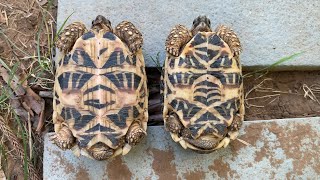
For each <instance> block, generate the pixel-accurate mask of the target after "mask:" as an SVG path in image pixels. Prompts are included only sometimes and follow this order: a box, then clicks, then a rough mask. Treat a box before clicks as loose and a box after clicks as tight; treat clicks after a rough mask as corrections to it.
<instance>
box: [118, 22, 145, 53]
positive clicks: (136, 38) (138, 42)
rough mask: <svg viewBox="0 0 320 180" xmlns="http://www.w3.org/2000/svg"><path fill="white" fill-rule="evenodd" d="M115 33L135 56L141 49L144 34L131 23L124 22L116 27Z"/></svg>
mask: <svg viewBox="0 0 320 180" xmlns="http://www.w3.org/2000/svg"><path fill="white" fill-rule="evenodd" d="M114 33H115V34H116V35H117V36H118V37H119V38H120V39H121V40H122V41H124V42H125V43H126V44H127V46H128V47H129V49H130V51H131V52H132V53H133V54H134V53H136V52H137V51H138V50H139V49H141V47H142V44H143V38H142V34H141V33H140V31H139V30H138V29H137V28H136V27H135V26H134V25H133V24H132V23H131V22H129V21H122V22H121V23H120V24H118V25H117V26H116V28H115V31H114Z"/></svg>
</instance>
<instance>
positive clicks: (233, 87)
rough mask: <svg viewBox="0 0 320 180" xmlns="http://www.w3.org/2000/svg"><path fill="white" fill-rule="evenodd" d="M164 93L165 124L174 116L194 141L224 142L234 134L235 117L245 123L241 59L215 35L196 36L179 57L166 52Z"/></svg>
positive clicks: (203, 33)
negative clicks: (211, 138)
mask: <svg viewBox="0 0 320 180" xmlns="http://www.w3.org/2000/svg"><path fill="white" fill-rule="evenodd" d="M163 94H164V98H163V103H164V109H163V117H164V121H166V119H167V118H166V117H168V115H170V114H175V115H176V117H178V118H179V121H180V122H181V124H182V125H183V127H184V128H185V129H187V132H188V133H190V134H191V136H192V138H193V139H198V138H199V137H200V136H207V135H214V136H216V137H217V138H218V139H220V140H222V139H223V137H226V136H228V133H229V132H230V131H234V128H233V127H232V126H234V124H233V121H234V119H235V118H236V117H239V118H240V121H241V122H242V121H243V117H244V104H243V103H244V102H243V82H242V68H241V64H240V60H239V58H238V56H235V55H234V54H233V53H232V52H231V50H230V47H229V46H228V44H227V43H226V42H224V41H223V40H222V39H221V38H220V37H219V36H218V35H217V34H216V33H215V32H199V33H197V34H196V35H195V36H194V37H193V38H192V39H191V40H190V41H189V42H188V43H187V44H186V45H185V46H184V48H182V50H181V53H180V55H179V56H178V57H175V56H172V55H170V54H169V53H167V57H166V60H165V64H164V73H163ZM165 123H166V122H165ZM237 123H239V122H237ZM236 131H237V130H236ZM178 136H179V137H180V136H182V134H180V135H178Z"/></svg>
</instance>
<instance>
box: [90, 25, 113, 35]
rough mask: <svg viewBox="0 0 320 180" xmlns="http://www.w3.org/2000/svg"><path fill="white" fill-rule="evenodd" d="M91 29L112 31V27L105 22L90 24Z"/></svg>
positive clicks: (97, 31) (105, 31) (104, 31)
mask: <svg viewBox="0 0 320 180" xmlns="http://www.w3.org/2000/svg"><path fill="white" fill-rule="evenodd" d="M91 29H92V31H94V32H96V33H99V32H101V31H102V32H103V33H107V32H113V30H112V27H111V26H107V25H105V24H97V25H94V26H92V28H91Z"/></svg>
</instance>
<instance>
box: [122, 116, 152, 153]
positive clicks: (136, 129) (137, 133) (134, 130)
mask: <svg viewBox="0 0 320 180" xmlns="http://www.w3.org/2000/svg"><path fill="white" fill-rule="evenodd" d="M146 135H147V132H146V131H145V130H144V129H143V128H142V127H141V125H140V124H139V123H138V122H137V121H135V122H133V123H132V124H131V126H130V128H129V130H128V133H127V135H126V141H127V144H126V145H125V146H124V147H123V149H122V155H126V154H127V153H128V152H129V151H130V149H131V148H132V146H135V145H136V144H138V143H139V142H140V141H141V140H142V139H143V138H144V137H145V136H146Z"/></svg>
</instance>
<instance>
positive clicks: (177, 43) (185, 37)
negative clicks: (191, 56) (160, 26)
mask: <svg viewBox="0 0 320 180" xmlns="http://www.w3.org/2000/svg"><path fill="white" fill-rule="evenodd" d="M190 39H192V34H191V32H190V31H189V30H188V28H187V27H185V26H183V25H180V24H179V25H176V26H175V27H174V28H172V30H171V32H170V34H169V36H168V37H167V40H166V51H167V52H168V53H169V54H171V55H173V56H179V54H180V49H181V48H182V47H183V46H184V45H186V44H187V43H188V42H189V41H190Z"/></svg>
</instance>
